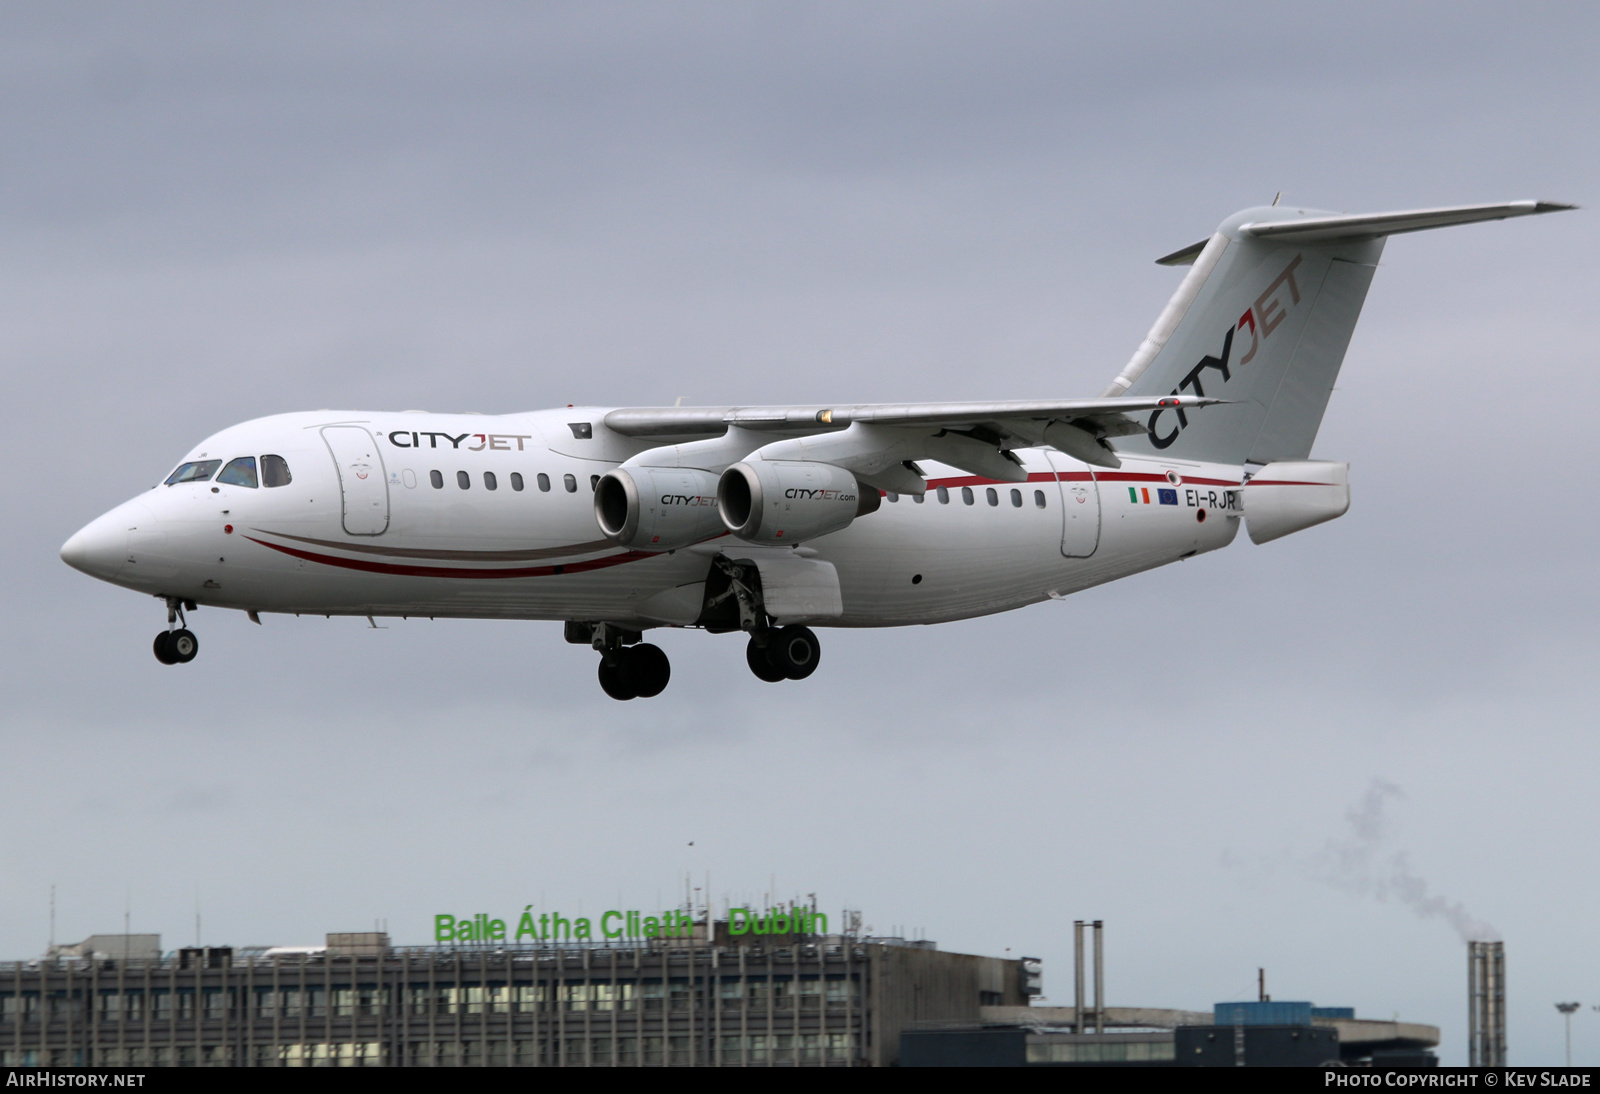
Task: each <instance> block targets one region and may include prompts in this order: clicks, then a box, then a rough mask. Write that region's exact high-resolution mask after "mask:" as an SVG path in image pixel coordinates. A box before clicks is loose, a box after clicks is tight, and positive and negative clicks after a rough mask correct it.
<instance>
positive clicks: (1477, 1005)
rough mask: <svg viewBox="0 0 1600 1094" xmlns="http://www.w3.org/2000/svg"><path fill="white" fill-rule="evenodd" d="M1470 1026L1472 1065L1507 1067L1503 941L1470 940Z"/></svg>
mask: <svg viewBox="0 0 1600 1094" xmlns="http://www.w3.org/2000/svg"><path fill="white" fill-rule="evenodd" d="M1467 1025H1468V1028H1469V1029H1470V1030H1471V1042H1470V1050H1469V1060H1470V1065H1471V1066H1472V1067H1505V1066H1506V950H1505V943H1504V942H1468V943H1467Z"/></svg>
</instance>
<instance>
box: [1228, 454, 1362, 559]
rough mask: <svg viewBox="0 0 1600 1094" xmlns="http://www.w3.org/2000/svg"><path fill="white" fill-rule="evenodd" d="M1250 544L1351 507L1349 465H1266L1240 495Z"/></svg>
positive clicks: (1305, 462)
mask: <svg viewBox="0 0 1600 1094" xmlns="http://www.w3.org/2000/svg"><path fill="white" fill-rule="evenodd" d="M1239 494H1240V497H1241V498H1242V499H1243V501H1244V520H1245V524H1247V525H1248V526H1249V528H1250V541H1251V542H1252V543H1268V542H1270V541H1272V540H1275V539H1278V538H1279V537H1281V536H1286V535H1288V534H1289V533H1291V532H1299V531H1301V530H1303V529H1306V528H1310V527H1311V526H1312V525H1314V524H1321V523H1322V522H1323V521H1325V520H1332V519H1334V518H1335V517H1342V516H1344V514H1345V511H1346V510H1348V509H1349V508H1350V465H1349V464H1347V463H1329V462H1326V461H1323V460H1283V461H1281V462H1279V463H1269V464H1267V465H1266V466H1265V467H1263V468H1262V469H1261V470H1260V471H1258V472H1256V474H1255V477H1254V478H1252V479H1251V480H1250V481H1249V482H1247V483H1245V486H1244V489H1243V490H1241V491H1240V492H1239Z"/></svg>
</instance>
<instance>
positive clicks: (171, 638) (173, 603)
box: [155, 597, 200, 665]
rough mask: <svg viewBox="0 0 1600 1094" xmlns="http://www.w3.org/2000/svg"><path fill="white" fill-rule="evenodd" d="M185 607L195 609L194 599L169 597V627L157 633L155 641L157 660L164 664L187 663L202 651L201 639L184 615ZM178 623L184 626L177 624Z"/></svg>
mask: <svg viewBox="0 0 1600 1094" xmlns="http://www.w3.org/2000/svg"><path fill="white" fill-rule="evenodd" d="M185 608H187V609H189V610H190V611H191V612H192V611H194V610H195V603H194V601H192V600H179V599H177V598H176V597H168V598H167V629H166V630H164V631H162V632H161V633H160V634H158V635H156V641H155V654H156V660H157V661H160V662H161V663H162V664H163V665H187V664H188V663H189V662H190V661H193V660H194V655H195V654H197V653H199V652H200V639H198V638H196V637H195V636H194V632H193V631H191V630H190V629H189V621H188V620H187V619H185V618H184V616H183V610H184V609H185ZM178 623H182V624H183V626H181V627H179V626H177V624H178Z"/></svg>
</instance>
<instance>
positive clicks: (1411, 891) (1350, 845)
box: [1313, 779, 1500, 942]
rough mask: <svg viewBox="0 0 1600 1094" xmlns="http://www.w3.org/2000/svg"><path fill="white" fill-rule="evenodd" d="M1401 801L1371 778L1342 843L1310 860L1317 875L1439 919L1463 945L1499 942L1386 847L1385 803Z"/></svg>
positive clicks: (1349, 814) (1348, 816) (1396, 791)
mask: <svg viewBox="0 0 1600 1094" xmlns="http://www.w3.org/2000/svg"><path fill="white" fill-rule="evenodd" d="M1404 797H1405V791H1403V790H1401V789H1400V788H1399V787H1398V786H1396V785H1394V784H1393V783H1391V782H1387V781H1385V780H1383V779H1374V780H1372V785H1371V786H1369V787H1368V788H1367V792H1366V793H1365V794H1363V795H1362V796H1361V801H1360V802H1359V803H1358V804H1356V805H1353V806H1351V807H1350V808H1349V809H1347V810H1345V814H1344V819H1345V820H1346V821H1347V822H1348V823H1349V826H1350V831H1349V833H1348V834H1347V835H1346V836H1345V837H1344V838H1343V839H1338V840H1329V841H1328V843H1327V845H1326V846H1325V847H1324V848H1323V849H1322V852H1321V854H1319V855H1318V856H1317V857H1316V859H1315V860H1314V862H1313V865H1314V867H1315V870H1316V873H1317V874H1318V876H1320V877H1321V878H1322V879H1323V880H1324V881H1326V882H1328V883H1329V884H1330V885H1335V886H1337V887H1338V888H1340V889H1344V890H1345V891H1347V892H1353V893H1360V894H1362V895H1364V896H1375V897H1377V898H1378V899H1379V900H1391V899H1392V900H1395V901H1397V902H1398V903H1400V904H1403V905H1405V906H1406V907H1407V908H1410V909H1411V910H1412V911H1413V912H1416V913H1417V914H1418V915H1419V916H1422V917H1423V918H1424V919H1442V920H1444V921H1445V922H1446V923H1448V924H1450V926H1452V927H1454V928H1455V929H1456V933H1457V934H1459V935H1460V936H1461V939H1462V941H1464V942H1486V941H1487V942H1492V941H1496V940H1498V939H1499V938H1500V932H1499V931H1497V930H1495V929H1494V927H1492V926H1491V925H1489V924H1488V923H1485V922H1483V921H1482V920H1480V919H1475V918H1474V917H1473V916H1472V915H1471V914H1470V913H1468V911H1467V909H1466V908H1465V907H1464V906H1463V905H1462V903H1461V902H1460V901H1459V900H1450V899H1448V898H1446V897H1444V896H1441V895H1439V894H1437V893H1434V892H1432V891H1431V890H1430V886H1429V885H1428V882H1427V881H1426V880H1425V879H1423V878H1422V877H1420V876H1418V874H1417V873H1416V871H1415V870H1413V869H1412V868H1411V860H1410V858H1408V857H1407V855H1406V853H1405V852H1404V851H1389V850H1388V849H1387V847H1386V845H1387V844H1388V842H1389V834H1390V833H1389V820H1388V817H1387V816H1386V815H1385V812H1384V810H1385V807H1386V806H1387V804H1388V802H1389V801H1390V799H1398V798H1404Z"/></svg>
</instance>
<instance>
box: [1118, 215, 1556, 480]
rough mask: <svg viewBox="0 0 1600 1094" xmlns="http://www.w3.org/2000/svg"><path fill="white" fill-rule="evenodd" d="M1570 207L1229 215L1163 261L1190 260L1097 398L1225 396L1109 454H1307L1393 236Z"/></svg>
mask: <svg viewBox="0 0 1600 1094" xmlns="http://www.w3.org/2000/svg"><path fill="white" fill-rule="evenodd" d="M1571 208H1573V206H1571V205H1559V204H1555V203H1553V202H1542V201H1518V202H1511V203H1509V204H1504V205H1463V206H1456V207H1453V208H1447V209H1418V210H1412V211H1410V212H1400V213H1375V214H1364V215H1358V216H1345V215H1339V214H1333V213H1324V212H1317V211H1313V210H1308V209H1290V208H1286V207H1282V206H1270V207H1264V208H1257V209H1246V210H1244V211H1243V212H1240V213H1235V214H1234V215H1233V216H1231V217H1229V218H1228V219H1227V220H1225V221H1223V222H1222V224H1221V226H1220V227H1218V228H1217V231H1216V234H1215V235H1213V236H1212V237H1211V238H1210V239H1208V240H1204V241H1202V242H1200V243H1196V244H1194V245H1193V246H1192V247H1185V248H1184V249H1183V250H1181V251H1176V252H1174V253H1172V254H1170V255H1167V256H1166V257H1165V258H1160V259H1157V261H1158V262H1160V263H1161V264H1163V265H1168V266H1183V265H1191V264H1192V266H1191V268H1190V270H1189V273H1188V276H1186V277H1185V278H1184V279H1183V283H1182V284H1181V285H1180V286H1178V291H1177V292H1176V293H1175V294H1174V295H1173V297H1172V299H1171V301H1169V302H1168V304H1167V306H1166V308H1165V310H1163V311H1162V313H1161V316H1160V318H1158V319H1157V320H1156V323H1155V326H1154V327H1152V328H1151V329H1150V333H1149V334H1148V335H1147V336H1146V337H1145V340H1144V342H1143V343H1142V344H1140V346H1139V349H1138V352H1136V353H1135V354H1134V355H1133V359H1132V360H1130V361H1129V362H1128V365H1127V367H1126V368H1124V369H1123V370H1122V372H1121V374H1120V375H1118V377H1117V378H1116V379H1115V380H1114V381H1112V383H1111V386H1110V387H1108V388H1107V389H1106V390H1105V392H1104V393H1103V394H1104V395H1106V396H1117V395H1146V396H1148V395H1165V394H1169V393H1170V394H1174V395H1176V394H1187V395H1204V396H1211V397H1215V398H1222V399H1225V400H1227V402H1226V403H1225V404H1223V405H1217V406H1211V407H1208V408H1206V409H1203V410H1190V411H1185V410H1183V409H1181V408H1172V409H1161V410H1157V411H1156V412H1155V413H1153V414H1151V415H1150V418H1149V420H1148V422H1147V427H1146V430H1145V432H1144V433H1142V434H1135V435H1132V436H1127V437H1121V438H1118V439H1117V441H1116V442H1115V446H1116V448H1117V449H1118V450H1120V451H1122V452H1125V453H1134V454H1137V453H1144V454H1152V455H1154V454H1160V455H1168V456H1173V457H1176V458H1179V459H1186V460H1198V461H1202V462H1206V463H1223V464H1233V465H1244V464H1255V465H1264V464H1269V463H1274V462H1278V461H1284V460H1304V459H1306V458H1307V457H1308V456H1309V455H1310V454H1311V445H1312V442H1313V441H1315V440H1316V437H1317V429H1318V427H1319V426H1320V425H1321V424H1322V414H1323V411H1324V410H1326V409H1327V406H1328V396H1329V394H1330V393H1331V392H1332V391H1333V385H1334V382H1335V381H1336V380H1337V379H1338V376H1339V366H1340V365H1341V364H1342V363H1343V362H1344V354H1345V349H1346V347H1348V346H1349V344H1350V336H1351V334H1352V333H1353V332H1354V331H1355V326H1356V320H1357V319H1358V318H1359V317H1360V315H1361V305H1362V303H1363V301H1365V300H1366V297H1367V286H1368V285H1370V284H1371V283H1372V275H1373V273H1374V272H1375V271H1376V269H1377V265H1378V258H1379V256H1380V255H1382V253H1383V244H1384V240H1385V239H1386V238H1387V237H1389V236H1391V235H1397V234H1399V233H1401V232H1417V231H1423V230H1425V229H1428V228H1443V227H1447V226H1449V225H1452V224H1469V223H1472V222H1474V221H1479V220H1503V219H1505V218H1507V217H1518V216H1529V215H1532V214H1535V213H1553V212H1557V211H1559V210H1562V209H1571Z"/></svg>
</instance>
